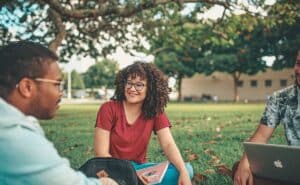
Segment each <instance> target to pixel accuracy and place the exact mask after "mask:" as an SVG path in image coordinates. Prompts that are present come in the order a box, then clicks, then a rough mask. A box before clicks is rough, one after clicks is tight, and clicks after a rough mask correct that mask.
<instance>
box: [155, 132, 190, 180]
mask: <svg viewBox="0 0 300 185" xmlns="http://www.w3.org/2000/svg"><path fill="white" fill-rule="evenodd" d="M157 136H158V140H159V143H160V146H161V148H162V149H163V151H164V153H165V155H166V156H167V158H168V160H169V161H170V162H171V163H172V164H173V165H174V166H175V167H176V168H177V170H178V171H179V179H178V184H179V185H191V184H192V183H191V180H190V177H189V173H188V171H187V170H186V168H185V164H184V161H183V159H182V156H181V154H180V152H179V149H178V148H177V146H176V143H175V141H174V139H173V137H172V134H171V131H170V128H169V127H166V128H163V129H160V130H159V131H157Z"/></svg>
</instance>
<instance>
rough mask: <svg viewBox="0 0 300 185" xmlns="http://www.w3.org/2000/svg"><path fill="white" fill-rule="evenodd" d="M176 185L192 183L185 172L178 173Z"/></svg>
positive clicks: (190, 184) (189, 184)
mask: <svg viewBox="0 0 300 185" xmlns="http://www.w3.org/2000/svg"><path fill="white" fill-rule="evenodd" d="M178 185H192V182H191V179H190V176H189V174H188V173H187V172H185V173H180V174H179V178H178Z"/></svg>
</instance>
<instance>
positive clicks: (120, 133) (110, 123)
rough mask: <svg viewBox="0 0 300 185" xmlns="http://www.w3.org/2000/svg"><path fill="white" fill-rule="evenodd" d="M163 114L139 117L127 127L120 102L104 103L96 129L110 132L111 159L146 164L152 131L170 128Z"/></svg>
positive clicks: (99, 112) (98, 115)
mask: <svg viewBox="0 0 300 185" xmlns="http://www.w3.org/2000/svg"><path fill="white" fill-rule="evenodd" d="M170 126H171V124H170V121H169V119H168V118H167V115H166V114H165V113H162V114H160V115H158V116H156V117H154V118H152V119H144V117H143V116H142V115H140V116H139V117H138V118H137V120H136V121H135V122H134V123H133V124H132V125H129V124H128V122H127V119H126V116H125V111H124V107H123V104H122V102H117V101H109V102H106V103H104V104H103V105H102V106H101V107H100V110H99V111H98V114H97V120H96V127H99V128H102V129H105V130H108V131H110V147H109V150H110V154H111V155H112V157H115V158H119V159H126V160H133V161H135V162H137V163H144V162H146V154H147V148H148V144H149V141H150V136H151V133H152V131H155V132H156V131H158V130H160V129H162V128H165V127H170Z"/></svg>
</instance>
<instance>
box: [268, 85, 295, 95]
mask: <svg viewBox="0 0 300 185" xmlns="http://www.w3.org/2000/svg"><path fill="white" fill-rule="evenodd" d="M296 89H297V86H296V85H290V86H288V87H286V88H284V89H280V90H277V91H275V92H274V93H273V96H276V97H291V96H295V95H296V93H295V91H296Z"/></svg>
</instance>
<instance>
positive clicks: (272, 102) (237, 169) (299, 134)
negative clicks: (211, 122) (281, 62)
mask: <svg viewBox="0 0 300 185" xmlns="http://www.w3.org/2000/svg"><path fill="white" fill-rule="evenodd" d="M294 73H295V83H294V84H293V85H292V86H289V87H287V88H285V89H282V90H279V91H276V92H274V93H273V95H272V96H271V97H270V98H269V99H268V102H267V105H266V108H265V111H264V113H263V116H262V118H261V121H260V124H259V126H258V128H257V129H256V131H255V133H254V134H253V135H252V137H251V138H250V141H251V142H255V143H267V142H268V140H269V139H270V137H271V136H272V134H273V132H274V130H275V129H276V127H277V126H278V125H279V123H280V122H283V124H284V128H285V134H286V139H287V142H288V144H289V145H297V146H300V106H299V105H300V49H299V50H298V53H297V56H296V62H295V66H294ZM233 176H234V185H246V184H247V185H253V184H255V185H257V184H263V185H268V184H273V185H274V184H276V185H277V184H281V183H279V182H275V181H271V180H267V179H263V178H259V177H256V176H255V177H253V175H252V173H251V171H250V166H249V161H248V158H247V156H246V154H245V153H244V154H243V157H242V159H241V161H240V162H237V163H235V164H234V166H233Z"/></svg>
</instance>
